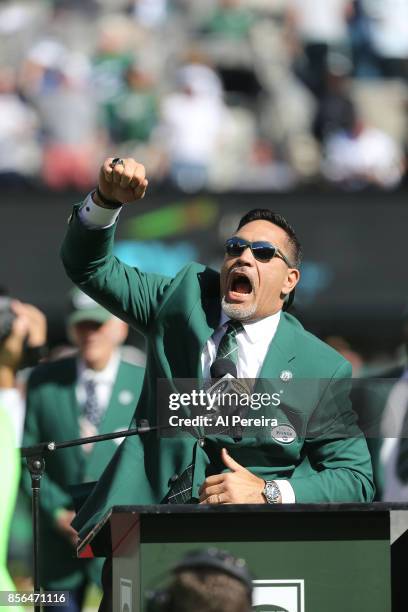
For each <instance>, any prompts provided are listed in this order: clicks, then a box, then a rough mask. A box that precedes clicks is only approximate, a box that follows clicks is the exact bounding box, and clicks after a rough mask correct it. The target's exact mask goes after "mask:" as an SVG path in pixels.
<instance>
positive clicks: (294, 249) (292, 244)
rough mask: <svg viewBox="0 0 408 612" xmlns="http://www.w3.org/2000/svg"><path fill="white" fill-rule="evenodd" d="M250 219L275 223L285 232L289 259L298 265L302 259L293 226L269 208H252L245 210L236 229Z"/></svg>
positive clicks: (300, 247) (300, 248)
mask: <svg viewBox="0 0 408 612" xmlns="http://www.w3.org/2000/svg"><path fill="white" fill-rule="evenodd" d="M251 221H269V222H270V223H273V224H274V225H277V226H278V227H280V228H281V229H283V231H284V232H285V233H286V235H287V237H288V242H289V248H290V250H291V255H290V259H291V261H292V263H293V265H294V266H295V267H299V266H300V263H301V261H302V246H301V244H300V241H299V238H298V237H297V236H296V233H295V230H294V229H293V227H292V226H291V225H290V224H289V223H288V222H287V221H286V219H285V217H283V216H282V215H280V214H279V213H276V212H273V211H272V210H270V209H269V208H254V209H252V210H250V211H249V212H247V213H246V214H245V215H244V216H243V217H242V218H241V219H240V221H239V223H238V227H237V231H238V230H240V229H241V227H243V226H244V225H246V224H247V223H251Z"/></svg>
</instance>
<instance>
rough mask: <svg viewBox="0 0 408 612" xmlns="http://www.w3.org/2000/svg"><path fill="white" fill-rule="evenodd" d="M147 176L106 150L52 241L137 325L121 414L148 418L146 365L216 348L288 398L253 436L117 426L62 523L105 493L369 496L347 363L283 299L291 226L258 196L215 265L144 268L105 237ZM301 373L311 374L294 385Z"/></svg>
mask: <svg viewBox="0 0 408 612" xmlns="http://www.w3.org/2000/svg"><path fill="white" fill-rule="evenodd" d="M147 184H148V182H147V179H146V175H145V169H144V166H143V165H142V164H139V163H138V162H136V161H135V160H133V159H131V158H127V159H125V160H119V159H114V160H113V159H112V158H108V159H107V160H105V162H104V164H103V166H102V167H101V170H100V174H99V182H98V187H97V189H96V191H95V192H93V193H92V194H90V195H89V196H88V197H87V198H86V199H85V201H84V202H83V203H82V204H79V205H77V206H75V207H74V211H73V214H72V215H71V218H70V221H69V227H68V232H67V235H66V237H65V241H64V243H63V246H62V251H61V254H62V260H63V263H64V266H65V269H66V271H67V274H68V275H69V277H70V278H71V279H72V281H73V282H74V283H75V284H77V285H78V286H79V287H80V288H81V289H82V290H83V291H84V292H86V293H87V294H88V295H90V296H91V297H92V298H93V299H95V300H96V301H98V302H99V303H101V304H102V305H103V306H105V307H106V308H108V309H109V310H110V311H111V312H113V313H114V314H115V315H116V316H118V317H120V318H122V319H123V320H125V321H126V322H127V323H129V324H130V325H131V326H134V327H135V328H136V329H138V330H139V331H141V332H142V333H144V335H145V337H146V340H147V347H148V350H147V366H146V372H147V374H146V378H145V383H144V385H143V389H142V393H141V397H140V401H139V404H138V407H137V409H136V411H135V415H134V419H133V425H138V424H139V423H140V422H141V421H146V420H147V421H148V422H149V424H150V425H151V426H154V425H156V423H157V415H156V403H157V379H158V378H166V379H168V380H169V381H170V384H171V381H172V380H173V379H176V378H191V379H197V380H198V381H202V380H203V379H204V378H207V377H208V375H209V369H210V365H211V364H212V363H213V362H214V361H215V360H216V359H218V358H219V357H220V356H225V355H226V354H227V353H228V352H229V353H231V354H234V356H235V357H237V360H236V361H237V372H238V376H239V377H241V378H255V379H263V380H270V381H272V380H277V381H279V382H281V383H282V385H283V386H285V393H286V394H287V399H286V400H285V404H282V405H281V406H279V407H277V408H276V410H275V416H276V420H277V427H276V428H275V429H274V428H268V427H267V428H264V429H259V430H258V431H257V433H256V434H255V435H253V436H252V437H251V436H245V437H242V438H240V437H238V438H233V437H231V436H228V435H205V434H203V433H202V432H199V433H198V434H197V435H194V434H193V433H191V434H188V433H185V432H184V433H183V432H181V433H180V435H179V436H176V437H165V436H161V437H160V436H157V433H156V432H154V431H153V432H151V433H150V434H149V433H148V434H145V435H143V436H139V437H132V438H127V439H126V441H125V442H124V443H123V444H122V445H121V447H120V449H118V451H117V452H116V454H115V457H114V458H113V460H112V461H111V463H110V464H109V466H108V467H107V469H106V470H105V472H104V474H103V475H102V477H101V478H100V480H99V482H98V485H97V486H96V487H95V489H94V490H93V492H92V495H91V496H90V497H89V498H88V499H87V501H86V503H85V504H84V506H83V508H82V509H81V512H80V513H79V514H78V516H77V517H76V519H75V521H74V523H73V526H74V527H75V529H77V530H78V531H79V535H80V537H81V538H83V537H84V536H85V535H86V534H87V533H89V531H90V529H91V528H92V527H93V526H94V525H95V524H96V523H97V522H98V521H99V520H100V519H101V518H102V517H103V516H104V515H105V514H106V512H107V511H108V510H109V509H110V508H111V507H112V506H114V505H116V504H125V505H131V504H151V503H172V502H174V501H175V502H176V503H177V502H180V501H184V502H187V503H198V502H200V503H211V504H225V503H281V502H306V503H307V502H352V501H357V502H359V501H360V502H367V501H371V500H372V497H373V493H374V489H373V483H372V468H371V461H370V457H369V453H368V450H367V444H366V441H365V439H364V437H363V436H362V434H361V432H360V431H359V430H358V428H357V426H356V424H355V415H354V413H353V412H352V409H351V405H350V402H349V399H348V394H347V391H348V385H347V384H344V381H346V380H347V379H349V378H351V366H350V364H349V363H348V362H347V361H346V360H345V359H344V358H343V357H341V356H340V355H339V354H338V353H337V352H336V351H334V350H333V349H331V348H330V347H328V346H327V345H326V344H324V343H323V342H321V341H320V340H318V339H317V338H316V337H314V336H313V335H311V334H310V333H308V332H306V331H305V330H304V329H303V327H302V326H301V324H300V323H299V322H298V321H297V319H296V318H295V317H293V316H291V315H290V314H288V313H287V312H286V311H285V310H284V308H285V305H286V304H287V302H288V300H290V297H291V295H290V294H292V295H293V290H294V289H295V287H296V284H297V283H298V281H299V277H300V273H299V264H300V255H301V248H300V244H299V241H298V239H297V236H296V234H295V232H294V230H293V228H292V227H291V226H290V225H289V224H288V223H287V221H286V220H285V219H284V218H283V217H282V216H280V215H278V214H275V213H272V212H271V211H268V210H259V209H257V210H254V211H251V212H250V213H248V214H247V215H245V216H244V217H243V218H242V219H241V222H240V223H239V226H238V228H237V230H236V232H235V234H234V236H232V237H231V239H230V240H227V242H226V245H225V257H224V262H223V266H222V269H221V273H220V274H219V273H218V272H216V271H214V270H212V269H210V268H208V267H206V266H204V265H201V264H197V263H191V264H189V265H188V266H186V267H185V268H183V269H182V270H181V271H180V272H179V273H178V274H177V275H176V276H175V278H167V277H164V276H161V275H156V274H144V273H143V272H142V271H140V270H138V269H135V268H133V267H131V266H128V265H125V264H124V263H122V262H120V261H119V260H118V259H117V258H115V257H114V256H113V253H112V248H113V241H114V232H115V227H116V220H117V217H118V215H119V214H120V210H121V208H122V206H123V205H124V204H128V203H130V202H133V201H135V200H138V199H140V198H141V197H143V196H144V194H145V191H146V188H147ZM228 345H229V347H230V348H229V350H225V349H226V348H227V349H228ZM301 379H304V380H309V381H320V384H317V383H316V384H312V385H309V388H308V396H307V397H306V396H305V395H303V396H302V395H300V394H299V393H296V384H295V382H296V381H297V380H301ZM177 485H179V486H177ZM181 491H184V495H183V496H182V497H181V498H180V495H179V494H180V492H181Z"/></svg>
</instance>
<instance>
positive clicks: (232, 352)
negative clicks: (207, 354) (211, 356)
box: [215, 320, 244, 365]
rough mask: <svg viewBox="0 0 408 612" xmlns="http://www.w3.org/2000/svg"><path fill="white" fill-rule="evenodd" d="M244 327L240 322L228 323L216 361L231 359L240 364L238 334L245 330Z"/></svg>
mask: <svg viewBox="0 0 408 612" xmlns="http://www.w3.org/2000/svg"><path fill="white" fill-rule="evenodd" d="M243 329H244V328H243V325H242V323H241V322H240V321H232V320H231V321H228V326H227V330H226V332H225V334H224V335H223V337H222V338H221V342H220V344H219V346H218V350H217V355H216V357H215V358H216V359H230V360H231V361H233V362H234V363H235V365H237V363H238V342H237V334H239V333H240V332H241V331H242V330H243Z"/></svg>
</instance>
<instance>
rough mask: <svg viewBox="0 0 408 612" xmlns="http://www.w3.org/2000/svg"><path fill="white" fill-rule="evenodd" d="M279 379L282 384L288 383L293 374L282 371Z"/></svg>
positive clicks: (288, 371)
mask: <svg viewBox="0 0 408 612" xmlns="http://www.w3.org/2000/svg"><path fill="white" fill-rule="evenodd" d="M279 378H280V379H281V381H282V382H289V381H290V380H292V378H293V372H291V371H290V370H282V372H281V373H280V374H279Z"/></svg>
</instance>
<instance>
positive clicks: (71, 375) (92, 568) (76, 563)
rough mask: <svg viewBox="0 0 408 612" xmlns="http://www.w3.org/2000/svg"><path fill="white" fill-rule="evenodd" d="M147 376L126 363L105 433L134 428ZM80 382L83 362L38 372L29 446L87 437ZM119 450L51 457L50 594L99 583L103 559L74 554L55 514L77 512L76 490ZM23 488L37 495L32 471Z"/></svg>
mask: <svg viewBox="0 0 408 612" xmlns="http://www.w3.org/2000/svg"><path fill="white" fill-rule="evenodd" d="M143 377H144V369H143V368H140V367H138V366H135V365H133V364H130V363H127V362H125V361H121V362H120V364H119V368H118V373H117V376H116V381H115V384H114V385H113V388H112V394H111V398H110V401H109V405H108V407H107V409H106V412H105V414H104V416H103V419H102V422H101V424H100V426H99V433H109V432H112V431H115V430H122V429H127V428H128V427H129V423H130V421H131V418H132V415H133V412H134V409H135V405H136V403H137V401H138V399H139V395H140V390H141V388H142V381H143ZM76 379H77V362H76V359H75V358H72V357H70V358H66V359H60V360H58V361H54V362H50V363H47V364H44V365H41V366H39V367H38V368H36V369H35V370H34V371H33V373H32V374H31V376H30V379H29V383H28V389H27V411H26V420H25V426H24V438H23V446H30V445H32V444H37V443H38V442H43V441H47V440H54V441H56V442H62V441H64V440H71V439H74V438H79V437H81V434H80V431H79V424H78V419H79V416H80V414H81V408H80V406H79V404H78V402H77V398H76ZM117 448H118V444H117V442H115V441H114V440H106V441H104V442H99V443H97V444H94V446H93V448H92V449H91V451H90V452H89V453H86V452H84V450H83V448H82V447H81V446H74V447H72V448H66V449H61V450H57V451H56V452H55V453H53V454H52V455H47V457H46V466H45V474H44V476H43V477H42V480H41V495H40V503H41V578H42V584H43V586H44V587H46V588H47V589H70V588H74V587H76V586H78V585H79V584H80V583H81V582H82V580H83V579H84V577H89V579H91V580H92V581H94V582H96V583H98V582H99V579H100V570H101V564H100V560H99V559H98V560H95V561H87V560H86V561H84V560H79V559H76V558H75V556H74V555H75V551H74V549H73V548H72V546H71V545H70V543H69V542H68V541H67V540H66V538H65V537H63V536H62V535H61V534H60V532H59V531H57V529H56V528H55V514H56V512H57V511H58V510H59V509H61V508H67V509H73V508H74V506H73V498H72V495H71V490H70V487H71V486H72V485H79V484H83V483H87V482H95V481H96V480H98V478H99V477H100V475H101V474H102V472H103V470H104V469H105V467H106V466H107V465H108V463H109V461H110V460H111V458H112V456H113V455H114V453H115V451H116V449H117ZM22 486H23V488H24V490H25V491H26V492H27V493H28V494H31V485H30V477H29V474H28V470H27V469H26V468H24V473H23V479H22Z"/></svg>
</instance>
